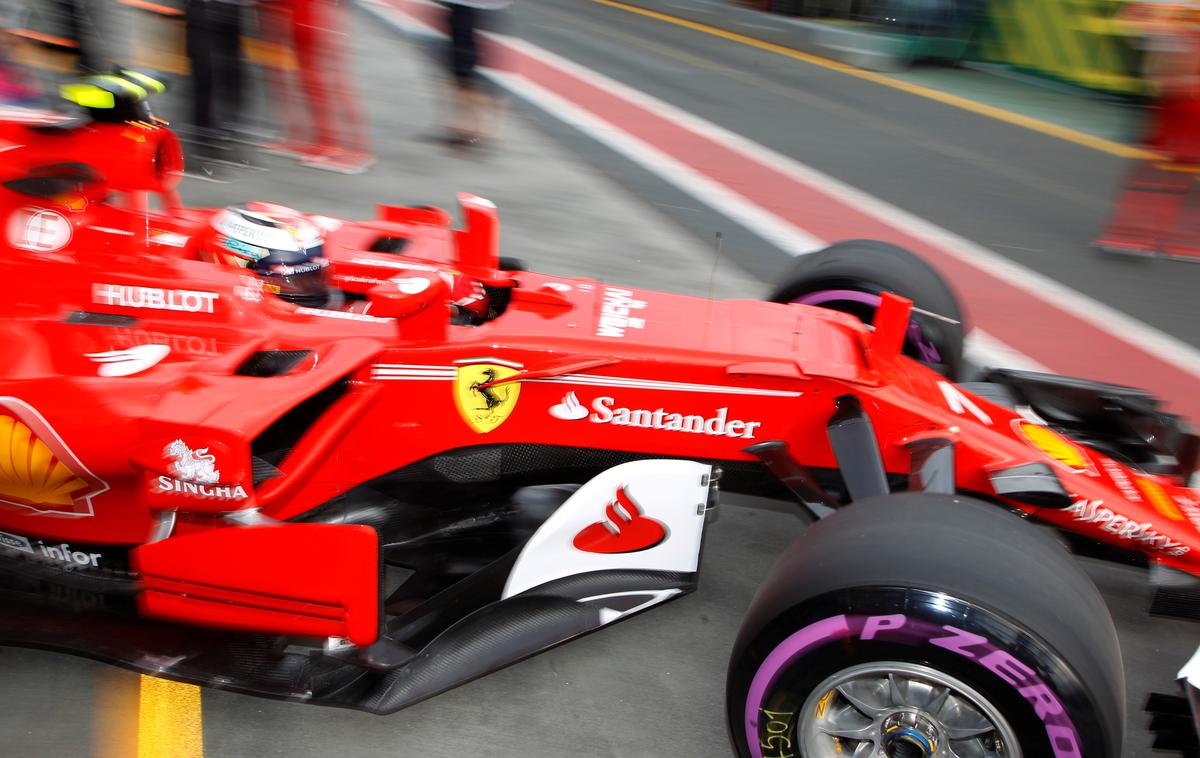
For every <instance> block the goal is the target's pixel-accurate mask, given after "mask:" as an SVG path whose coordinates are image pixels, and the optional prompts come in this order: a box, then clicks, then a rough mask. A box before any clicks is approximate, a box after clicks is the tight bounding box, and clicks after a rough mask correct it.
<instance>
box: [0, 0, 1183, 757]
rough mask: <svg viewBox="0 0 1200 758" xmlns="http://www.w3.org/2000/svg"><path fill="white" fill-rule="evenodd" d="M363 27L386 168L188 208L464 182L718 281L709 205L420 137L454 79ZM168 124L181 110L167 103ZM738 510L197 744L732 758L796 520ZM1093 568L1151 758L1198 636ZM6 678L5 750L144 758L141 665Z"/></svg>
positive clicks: (1142, 593) (533, 234)
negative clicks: (691, 580)
mask: <svg viewBox="0 0 1200 758" xmlns="http://www.w3.org/2000/svg"><path fill="white" fill-rule="evenodd" d="M355 23H356V40H357V42H358V45H359V47H358V50H357V53H356V56H355V65H356V66H357V68H358V70H359V71H360V72H361V77H360V85H361V87H362V88H363V90H364V92H366V93H367V99H368V106H369V111H370V115H371V119H372V126H373V132H374V137H375V139H376V142H377V148H378V150H379V152H380V156H381V163H380V165H379V166H378V167H377V168H376V169H374V170H373V171H372V172H371V173H370V174H368V175H366V176H363V177H341V176H334V175H328V174H322V173H318V172H312V171H308V170H304V169H300V168H298V167H296V166H294V165H293V164H290V163H289V162H287V161H285V160H282V159H276V158H270V157H264V158H262V159H261V160H262V164H263V165H264V166H265V167H266V168H268V169H269V170H268V171H265V172H259V173H245V172H243V173H240V174H239V177H240V178H238V180H237V181H235V182H234V183H232V184H222V185H218V184H209V183H200V182H194V181H190V180H189V181H188V182H185V186H184V195H185V199H186V200H187V201H188V202H189V203H194V204H210V205H219V204H223V203H226V202H231V201H235V200H242V199H249V198H269V199H274V200H279V201H282V202H288V203H292V204H294V205H296V206H298V207H300V208H303V209H304V210H307V211H313V212H316V211H323V212H328V213H331V214H335V215H342V214H344V215H350V216H360V217H361V216H364V215H367V214H369V213H370V212H371V207H372V205H373V204H374V203H377V202H397V203H406V202H407V203H434V204H448V203H450V202H451V201H452V199H453V193H454V192H455V191H458V190H468V191H474V192H477V193H479V194H482V195H484V196H486V197H490V198H491V199H493V200H495V201H496V202H497V204H498V205H499V207H500V210H501V214H502V220H503V230H504V232H503V248H504V252H505V253H506V254H508V255H514V256H518V257H523V258H525V259H527V260H528V261H529V263H530V264H532V265H533V266H534V267H536V268H541V269H544V270H548V271H552V272H554V273H562V274H572V275H589V276H598V277H602V278H604V279H606V280H608V281H613V282H633V283H637V284H639V285H642V286H647V287H656V288H662V289H667V290H672V291H680V292H690V293H693V294H706V293H707V292H708V290H709V280H710V273H711V269H712V261H713V255H712V251H711V243H710V242H709V241H708V239H707V238H708V236H709V235H708V234H707V230H704V231H705V233H703V234H701V235H697V234H694V233H693V232H692V231H691V229H692V228H693V227H695V225H696V224H697V223H698V224H700V225H701V226H703V225H704V224H709V225H710V226H712V227H717V228H722V227H723V228H724V229H725V230H726V232H727V249H728V246H729V244H730V238H731V237H733V235H731V234H730V233H729V229H730V227H729V226H728V225H726V224H724V223H716V222H712V221H698V222H693V223H691V224H682V223H680V219H687V218H695V219H707V218H709V212H708V211H707V210H706V209H701V208H697V207H696V204H695V203H694V202H692V201H687V202H685V203H682V204H680V206H679V207H681V208H686V209H688V210H687V211H686V212H680V213H679V214H678V215H675V214H671V213H669V212H670V211H671V210H672V209H671V208H669V207H667V206H670V205H673V204H674V203H672V202H671V199H670V197H669V196H664V195H661V194H647V195H643V194H641V193H642V191H644V190H648V189H651V188H650V187H649V185H646V186H643V185H640V184H638V183H637V182H633V183H631V184H628V185H626V184H624V183H623V180H622V181H618V180H619V179H621V174H619V173H616V172H614V173H611V174H610V173H609V171H607V170H606V171H601V170H598V169H597V168H595V165H593V164H592V163H591V162H590V161H587V162H585V161H581V160H580V155H579V151H580V150H581V149H582V148H581V147H580V145H581V144H582V143H581V142H580V140H579V139H578V138H574V137H572V135H570V134H569V133H567V132H565V131H564V130H563V128H562V127H560V126H557V125H554V124H551V123H549V122H546V121H545V120H544V119H543V117H542V116H540V115H539V114H537V113H534V112H532V111H529V110H526V109H524V108H523V107H521V106H519V105H516V106H514V109H513V112H512V113H511V116H510V120H509V123H508V128H507V129H506V133H505V136H504V139H503V141H502V142H501V143H500V144H498V145H497V146H496V148H495V149H494V150H492V151H491V152H488V153H484V154H481V155H478V156H475V157H469V158H463V157H459V156H458V155H456V154H453V153H449V152H445V151H443V150H441V149H440V148H437V147H434V146H432V145H430V144H429V143H426V142H422V141H420V139H419V138H420V137H421V136H422V135H424V134H426V133H428V132H429V131H431V130H432V129H433V128H434V127H435V125H436V122H437V113H438V112H439V109H440V107H441V102H442V96H443V95H444V86H445V85H444V83H443V82H441V81H440V80H438V79H435V78H434V76H433V74H434V73H435V69H434V68H433V67H432V66H431V65H430V64H429V62H428V61H427V60H426V59H425V58H424V57H423V56H422V55H420V54H418V52H417V50H416V46H415V43H413V42H412V41H405V40H402V39H398V38H397V37H395V36H394V35H392V34H391V33H389V32H386V31H384V30H382V29H380V28H378V26H377V24H375V23H373V22H372V21H370V20H368V19H366V18H365V17H360V18H356V20H355ZM588 46H590V47H595V46H596V43H595V41H591V42H589V44H588V45H587V46H585V45H582V44H581V51H580V54H581V57H582V55H583V53H584V52H586V50H585V49H584V48H586V47H588ZM560 52H562V53H563V54H567V55H571V56H574V53H572V52H571V51H570V50H567V49H562V50H560ZM673 65H677V64H673ZM635 81H636V80H635ZM641 84H642V83H641V82H639V86H641ZM658 94H660V95H661V94H662V93H658ZM172 107H175V108H176V112H177V106H172ZM895 107H896V108H897V109H900V110H903V109H904V108H905V107H907V108H910V109H923V108H925V107H927V105H926V104H924V103H920V102H916V101H914V102H911V103H909V104H907V106H904V105H903V104H897V105H895ZM164 115H166V116H167V117H172V116H173V115H174V113H173V112H172V109H171V108H167V109H166V110H165V111H164ZM543 128H544V129H545V130H547V131H543ZM548 133H549V134H552V135H553V136H554V139H551V138H550V137H548V136H547V134H548ZM559 138H561V139H564V140H566V141H565V142H558V141H556V140H557V139H559ZM1012 139H1014V140H1016V139H1017V138H1015V137H1013V138H1012ZM597 162H598V163H599V164H605V162H604V161H602V160H597ZM606 168H609V167H608V166H607V165H606ZM609 170H611V169H609ZM941 223H944V221H943V222H941ZM747 244H748V243H747ZM763 288H764V285H763V284H762V283H761V282H760V281H758V279H756V278H755V277H754V276H751V275H749V274H747V273H745V272H743V271H741V270H739V269H737V268H735V267H733V266H732V265H731V264H730V263H729V262H728V261H723V262H722V263H721V264H720V270H719V272H718V276H717V277H716V293H717V294H718V295H719V296H748V295H754V294H757V293H760V292H761V291H762V290H763ZM746 505H748V504H747V503H746V502H745V501H740V500H738V501H735V500H732V499H728V502H727V503H726V504H725V505H724V506H723V513H722V517H721V520H720V521H719V522H718V523H716V524H713V525H711V526H710V529H709V537H708V541H707V544H706V549H705V554H704V564H703V569H702V578H701V587H700V589H699V591H698V592H696V593H695V594H693V595H691V596H688V597H686V598H683V599H681V600H678V601H674V602H672V603H669V604H668V605H666V606H664V607H662V608H658V609H655V610H652V611H650V612H649V613H646V614H643V615H641V616H639V617H637V618H634V619H631V620H629V621H625V622H622V623H620V624H617V625H616V626H614V627H612V628H611V629H606V630H604V631H601V632H599V633H597V634H593V635H590V636H588V637H585V638H583V639H581V640H577V641H575V642H572V643H569V644H567V645H565V646H563V647H561V648H559V649H556V650H553V651H550V652H548V653H546V654H543V655H541V656H537V657H535V658H533V659H530V660H529V661H526V662H523V663H521V664H518V665H516V666H514V667H511V668H509V669H506V670H504V671H502V672H499V673H497V674H494V675H491V676H489V677H485V678H483V679H481V680H479V681H477V682H474V683H471V684H469V685H466V686H464V687H461V688H458V689H456V690H453V691H451V692H449V693H446V694H444V695H441V696H438V697H437V698H434V699H432V700H430V701H428V702H426V703H424V704H421V705H418V706H415V707H413V708H411V709H408V710H406V711H402V712H400V713H398V714H395V715H393V716H387V717H374V716H367V715H364V714H359V713H354V712H350V711H342V710H332V709H321V708H313V707H305V706H300V705H295V704H288V703H276V702H270V701H262V700H258V699H253V698H248V697H245V696H240V695H234V694H230V693H223V692H216V691H205V692H204V693H203V710H204V739H205V747H206V751H205V752H206V755H208V756H221V757H230V758H233V757H242V756H248V755H280V756H309V755H311V756H328V755H342V756H347V757H357V756H377V755H389V756H394V755H398V756H410V755H411V756H429V757H431V758H437V757H440V756H447V757H448V756H461V755H495V756H518V755H519V756H530V757H531V758H550V756H555V757H557V756H561V755H564V754H573V755H587V756H630V757H640V756H659V755H662V756H666V755H691V756H712V757H713V758H717V757H720V756H726V755H728V749H727V741H726V737H725V731H724V723H723V722H724V716H723V708H722V702H721V701H722V692H723V685H724V667H725V664H726V659H727V655H728V649H729V647H730V645H731V643H732V640H733V637H734V635H735V633H736V628H737V624H738V621H739V619H740V615H741V612H742V610H743V609H744V608H745V607H746V605H747V604H748V603H749V601H750V598H751V596H752V594H753V591H754V588H755V587H756V586H757V583H758V582H759V580H760V579H761V577H762V576H764V575H765V574H766V572H767V571H768V570H769V567H770V565H771V563H772V561H773V560H774V558H775V556H777V555H778V554H779V553H780V551H781V550H782V549H783V548H784V546H785V545H786V544H787V543H788V541H789V540H790V539H791V538H792V537H794V536H795V535H796V534H797V533H799V532H800V530H801V525H800V523H799V521H798V520H797V519H796V518H795V517H794V516H792V515H790V514H788V513H785V512H780V511H778V510H773V509H766V510H764V509H760V508H750V507H745V506H746ZM1084 563H1085V565H1086V566H1087V568H1088V570H1089V572H1090V573H1091V575H1092V576H1093V577H1094V578H1095V579H1096V581H1097V583H1098V584H1099V585H1100V586H1101V587H1102V589H1103V591H1104V592H1105V596H1106V598H1107V599H1108V602H1109V603H1110V607H1111V608H1112V609H1113V611H1114V615H1115V616H1116V618H1117V622H1118V626H1119V629H1120V632H1121V635H1122V645H1123V649H1124V655H1125V664H1126V671H1127V676H1128V679H1129V697H1128V703H1129V718H1128V722H1129V730H1128V731H1129V738H1128V741H1127V749H1126V750H1125V752H1124V755H1126V756H1137V757H1141V756H1146V757H1148V756H1149V755H1150V752H1149V749H1148V737H1147V735H1146V733H1145V731H1144V729H1143V727H1144V724H1145V718H1144V717H1143V716H1142V714H1141V713H1140V711H1139V710H1138V709H1139V708H1140V707H1141V705H1142V703H1143V702H1144V699H1145V693H1146V692H1147V691H1150V690H1169V688H1170V683H1171V678H1172V677H1173V675H1174V672H1175V670H1176V668H1177V667H1178V665H1180V664H1181V663H1182V662H1183V661H1184V660H1186V657H1187V656H1188V655H1189V654H1190V652H1191V650H1192V649H1193V647H1194V644H1195V641H1196V640H1197V637H1198V635H1197V634H1196V627H1194V626H1193V625H1191V624H1186V623H1182V622H1173V621H1162V620H1150V619H1149V618H1147V617H1146V615H1145V608H1146V607H1147V604H1148V599H1149V590H1148V589H1147V588H1146V585H1145V583H1144V581H1143V578H1142V576H1141V574H1140V573H1139V572H1137V571H1135V570H1133V569H1127V568H1123V567H1117V566H1112V565H1107V564H1097V563H1094V562H1090V561H1085V562H1084ZM0 670H3V671H4V676H3V677H0V704H2V705H3V707H2V708H0V745H2V746H3V748H2V749H0V754H6V755H32V756H42V755H55V756H58V755H66V754H71V755H77V754H89V753H90V754H93V755H100V756H106V757H107V756H114V757H115V756H129V755H135V754H136V752H134V751H133V750H132V749H131V745H132V744H133V743H131V739H136V730H137V723H136V719H137V677H136V676H135V675H132V674H129V673H127V672H124V671H120V670H117V669H114V668H112V667H108V666H103V665H100V664H95V663H92V662H88V661H84V660H81V659H76V658H71V657H68V656H60V655H55V654H52V653H46V652H39V651H26V650H13V649H2V648H0Z"/></svg>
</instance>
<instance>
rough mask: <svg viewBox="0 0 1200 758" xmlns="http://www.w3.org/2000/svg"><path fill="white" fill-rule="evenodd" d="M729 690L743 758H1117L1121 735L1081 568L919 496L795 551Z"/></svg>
mask: <svg viewBox="0 0 1200 758" xmlns="http://www.w3.org/2000/svg"><path fill="white" fill-rule="evenodd" d="M726 694H727V709H728V716H729V727H730V735H731V738H732V741H733V744H734V748H735V750H736V752H737V754H738V755H739V756H742V758H749V757H750V756H753V757H754V758H769V757H770V756H782V755H789V754H790V755H794V756H807V757H808V758H832V757H833V756H849V755H858V754H859V753H857V752H855V751H856V750H863V751H864V752H863V753H862V754H863V755H872V756H875V755H880V753H879V752H878V751H879V750H880V749H881V748H882V749H883V750H884V753H883V754H886V755H890V756H910V755H911V756H917V757H923V756H929V755H933V754H935V753H936V754H937V755H979V756H1001V755H1003V756H1006V758H1012V757H1013V756H1023V758H1030V757H1031V756H1037V757H1041V756H1055V757H1056V758H1059V757H1061V756H1086V757H1087V758H1117V756H1119V755H1120V751H1121V742H1122V736H1123V727H1124V723H1125V712H1124V703H1125V700H1124V670H1123V667H1122V663H1121V652H1120V648H1119V646H1118V643H1117V636H1116V630H1115V628H1114V627H1113V623H1112V618H1111V617H1110V616H1109V613H1108V609H1107V606H1106V605H1105V603H1104V600H1103V599H1102V598H1101V597H1100V594H1099V592H1097V590H1096V588H1095V586H1094V585H1093V584H1092V583H1091V581H1090V580H1089V579H1088V577H1087V575H1086V574H1084V573H1083V571H1082V569H1081V568H1080V567H1079V566H1078V565H1077V564H1076V563H1075V562H1074V561H1073V560H1072V559H1071V558H1070V556H1068V555H1067V554H1066V552H1065V551H1063V550H1062V548H1061V547H1060V546H1059V545H1058V544H1057V543H1055V542H1054V540H1053V539H1052V538H1050V537H1049V536H1048V535H1046V534H1044V533H1043V532H1042V531H1041V530H1039V529H1037V528H1035V527H1033V526H1031V525H1029V524H1025V523H1022V522H1021V520H1020V519H1019V518H1017V517H1016V516H1013V515H1011V514H1009V513H1007V512H1005V511H1003V510H1001V509H999V508H997V507H995V506H992V505H988V504H985V503H981V502H978V501H974V500H970V499H968V498H963V497H958V496H953V495H931V494H926V493H905V494H900V495H889V496H885V497H878V498H868V499H866V500H863V501H860V502H858V503H855V504H853V505H851V506H850V507H848V508H846V509H843V510H841V511H838V512H837V513H835V514H834V515H832V516H830V517H829V518H827V519H824V520H822V521H820V522H818V523H816V524H814V525H813V526H812V527H810V528H809V529H808V530H807V531H806V532H805V533H804V534H803V535H802V536H801V537H800V538H798V539H797V541H796V542H795V543H793V545H792V546H791V547H790V548H789V549H788V552H787V553H785V554H784V556H783V558H782V559H781V560H780V562H779V564H778V565H777V566H776V567H775V569H774V571H773V572H772V574H771V576H770V577H769V578H768V580H767V582H766V583H765V584H764V585H763V587H762V589H761V590H760V591H759V593H758V595H757V596H756V597H755V600H754V602H753V604H752V605H751V608H750V611H749V612H748V613H747V615H746V618H745V620H744V622H743V625H742V630H741V632H740V634H739V635H738V640H737V643H736V645H735V648H734V652H733V657H732V660H731V663H730V669H729V678H728V686H727V693H726ZM835 735H840V736H835ZM922 740H926V741H927V743H928V744H926V742H922ZM864 741H868V742H873V743H874V744H873V745H870V746H865V745H864V744H863V743H864ZM998 745H1002V747H998ZM946 747H948V748H950V749H951V750H953V751H954V752H953V753H941V752H937V751H940V750H942V749H943V748H946ZM868 751H871V752H868Z"/></svg>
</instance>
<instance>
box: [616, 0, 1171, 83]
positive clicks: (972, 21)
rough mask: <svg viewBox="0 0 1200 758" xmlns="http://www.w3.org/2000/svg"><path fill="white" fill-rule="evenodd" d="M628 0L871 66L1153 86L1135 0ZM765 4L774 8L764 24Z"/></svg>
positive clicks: (864, 66)
mask: <svg viewBox="0 0 1200 758" xmlns="http://www.w3.org/2000/svg"><path fill="white" fill-rule="evenodd" d="M623 4H626V5H631V6H634V7H637V8H641V9H643V10H647V11H651V12H659V13H663V14H666V15H669V16H674V17H679V18H684V19H685V20H688V21H692V22H694V23H698V24H704V25H707V26H715V27H718V28H721V29H724V30H727V31H729V32H731V33H734V34H738V35H745V36H750V37H754V38H756V39H759V40H762V41H764V42H769V43H772V44H776V45H781V46H784V47H788V48H792V49H795V50H799V51H802V52H808V53H813V54H815V55H820V56H823V57H826V58H830V59H833V60H836V61H840V62H842V63H847V64H849V65H852V66H857V67H860V68H865V69H869V70H873V71H897V70H902V69H904V68H907V67H908V66H909V65H911V63H912V62H913V61H914V60H916V59H922V58H941V59H947V60H967V61H974V62H981V63H990V64H998V65H1002V66H1007V67H1010V68H1012V69H1014V70H1017V71H1020V72H1022V73H1027V74H1032V75H1035V76H1040V77H1044V78H1046V79H1051V80H1056V81H1059V82H1063V83H1066V84H1070V85H1073V86H1077V87H1083V88H1086V89H1091V90H1096V91H1099V92H1103V93H1107V94H1113V95H1121V96H1141V95H1145V94H1148V92H1149V88H1148V86H1147V84H1146V81H1145V79H1144V78H1143V77H1142V75H1141V59H1142V53H1141V40H1142V37H1141V33H1140V32H1138V31H1136V30H1134V29H1132V28H1130V27H1129V25H1127V24H1125V23H1123V22H1121V21H1120V20H1119V18H1118V17H1119V15H1120V13H1121V12H1122V9H1123V8H1124V7H1125V6H1127V5H1128V4H1129V0H928V2H912V1H911V0H883V2H873V3H868V2H863V1H861V0H623ZM892 6H895V8H892ZM764 12H769V13H770V20H769V21H768V22H765V23H764V15H763V13H764ZM885 18H886V19H890V20H889V21H886V22H885V21H883V19H885Z"/></svg>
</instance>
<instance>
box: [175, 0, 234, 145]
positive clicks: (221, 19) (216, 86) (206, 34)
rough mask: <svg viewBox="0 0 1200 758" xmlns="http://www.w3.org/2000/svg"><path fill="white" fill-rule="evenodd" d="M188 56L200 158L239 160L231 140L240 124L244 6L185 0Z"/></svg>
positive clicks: (221, 1) (222, 2) (195, 133)
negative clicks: (186, 0)
mask: <svg viewBox="0 0 1200 758" xmlns="http://www.w3.org/2000/svg"><path fill="white" fill-rule="evenodd" d="M184 19H185V22H186V25H187V42H186V45H187V56H188V61H189V62H190V64H191V69H192V126H193V128H194V130H195V131H194V137H195V143H196V149H197V151H198V155H199V157H201V158H202V159H209V160H213V159H216V160H230V161H235V160H237V159H238V156H237V155H236V151H235V149H234V147H233V142H232V141H231V138H232V137H233V136H235V135H236V133H237V130H238V127H239V125H240V118H241V108H242V97H243V94H242V87H243V69H242V65H243V64H242V54H241V35H242V6H241V4H240V3H238V2H226V1H225V0H188V2H187V6H186V8H185V16H184Z"/></svg>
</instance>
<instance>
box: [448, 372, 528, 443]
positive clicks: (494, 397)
mask: <svg viewBox="0 0 1200 758" xmlns="http://www.w3.org/2000/svg"><path fill="white" fill-rule="evenodd" d="M517 373H518V369H515V368H512V367H509V366H500V365H497V364H495V363H472V364H470V365H467V366H459V367H458V376H457V377H456V378H455V381H454V405H455V407H457V408H458V413H459V415H461V416H462V417H463V420H464V421H466V422H467V425H468V426H470V427H471V428H472V429H473V430H475V431H476V432H478V433H480V434H487V433H488V432H490V431H492V430H493V429H495V428H496V427H498V426H500V425H501V424H503V423H504V421H505V419H507V418H508V417H509V416H510V415H511V414H512V411H513V408H514V407H515V406H516V404H517V396H518V395H520V394H521V384H520V382H508V383H507V384H493V382H499V381H503V380H505V379H508V378H509V377H511V376H513V375H515V374H517Z"/></svg>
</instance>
